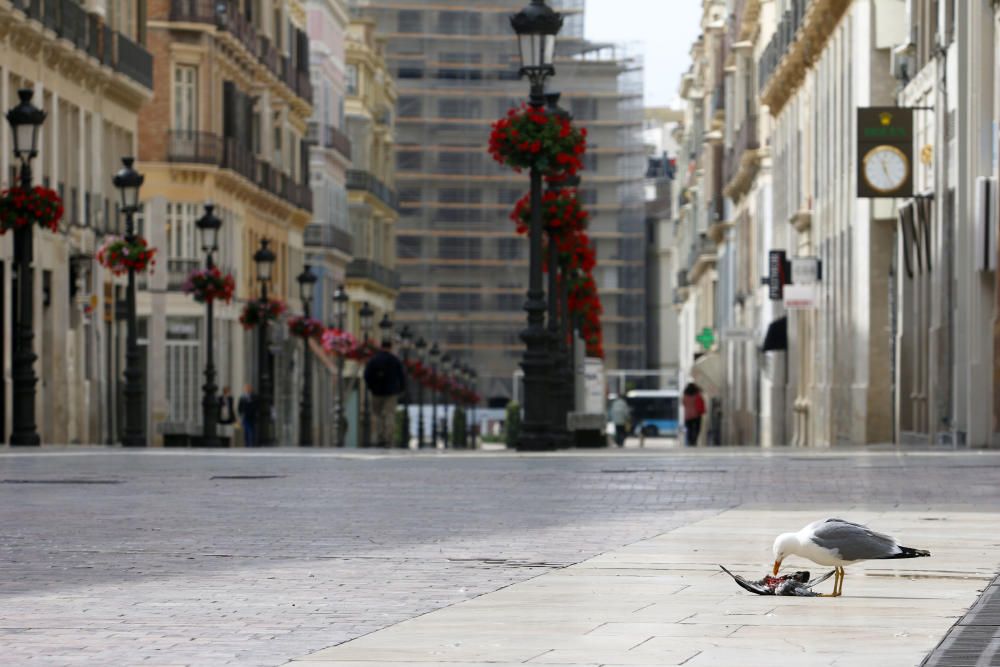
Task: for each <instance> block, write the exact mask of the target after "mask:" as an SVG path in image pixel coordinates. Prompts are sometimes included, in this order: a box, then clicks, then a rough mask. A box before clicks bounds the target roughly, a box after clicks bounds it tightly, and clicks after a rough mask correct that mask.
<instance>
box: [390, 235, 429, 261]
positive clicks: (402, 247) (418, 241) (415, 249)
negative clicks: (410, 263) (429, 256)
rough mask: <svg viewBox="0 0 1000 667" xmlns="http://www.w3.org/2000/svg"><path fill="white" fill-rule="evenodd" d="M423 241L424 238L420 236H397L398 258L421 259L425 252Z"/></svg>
mask: <svg viewBox="0 0 1000 667" xmlns="http://www.w3.org/2000/svg"><path fill="white" fill-rule="evenodd" d="M423 241H424V239H423V237H420V236H397V237H396V257H399V258H400V259H413V258H416V257H420V256H421V252H422V251H423Z"/></svg>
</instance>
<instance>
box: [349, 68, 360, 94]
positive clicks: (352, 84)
mask: <svg viewBox="0 0 1000 667" xmlns="http://www.w3.org/2000/svg"><path fill="white" fill-rule="evenodd" d="M347 94H348V95H357V94H358V66H357V65H348V66H347Z"/></svg>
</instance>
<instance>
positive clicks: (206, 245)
mask: <svg viewBox="0 0 1000 667" xmlns="http://www.w3.org/2000/svg"><path fill="white" fill-rule="evenodd" d="M214 211H215V206H214V205H213V204H205V214H204V215H202V216H201V217H200V218H198V220H196V221H195V223H194V224H195V226H196V227H197V228H198V232H199V233H200V234H201V250H202V252H204V253H205V268H206V269H212V268H213V267H214V266H215V261H214V254H215V253H216V252H217V251H218V250H219V230H220V229H221V228H222V220H221V219H220V218H219V217H218V216H217V215H215V213H214ZM214 324H215V314H214V309H213V300H212V299H208V300H207V301H206V302H205V384H204V385H202V387H201V388H202V391H203V392H204V393H203V395H202V397H201V414H202V432H201V439H202V446H203V447H217V446H218V445H219V439H218V435H217V427H218V424H219V399H218V397H217V396H216V394H215V392H216V390H218V388H219V387H218V386H217V385H216V384H215V360H214V353H215V349H214V348H215V334H214V333H213V329H214Z"/></svg>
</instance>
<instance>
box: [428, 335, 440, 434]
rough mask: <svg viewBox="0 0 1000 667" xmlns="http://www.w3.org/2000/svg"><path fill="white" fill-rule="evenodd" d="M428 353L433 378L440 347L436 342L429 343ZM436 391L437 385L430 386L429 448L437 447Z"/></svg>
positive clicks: (436, 370) (436, 368) (435, 372)
mask: <svg viewBox="0 0 1000 667" xmlns="http://www.w3.org/2000/svg"><path fill="white" fill-rule="evenodd" d="M428 354H429V355H430V357H431V373H432V374H433V376H434V378H435V380H436V379H437V374H438V357H440V356H441V348H440V347H438V344H437V343H434V344H433V345H431V349H430V352H428ZM437 394H438V391H437V385H435V386H433V387H431V449H437V446H438V396H437Z"/></svg>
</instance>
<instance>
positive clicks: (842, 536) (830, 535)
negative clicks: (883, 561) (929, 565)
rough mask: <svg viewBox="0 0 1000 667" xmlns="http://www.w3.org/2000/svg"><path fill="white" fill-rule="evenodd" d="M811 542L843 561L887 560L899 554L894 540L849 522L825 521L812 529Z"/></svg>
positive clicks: (838, 520)
mask: <svg viewBox="0 0 1000 667" xmlns="http://www.w3.org/2000/svg"><path fill="white" fill-rule="evenodd" d="M812 539H813V542H815V543H816V544H818V545H819V546H821V547H823V548H824V549H830V550H831V551H836V552H837V553H839V554H840V557H841V558H843V559H844V560H869V559H876V558H888V557H889V556H893V555H895V554H897V553H899V546H898V545H897V544H896V540H894V539H893V538H891V537H889V536H888V535H883V534H881V533H876V532H875V531H874V530H871V529H869V528H867V527H866V526H862V525H860V524H857V523H851V522H850V521H842V520H840V519H827V520H826V521H824V522H823V523H821V524H819V525H818V526H816V527H815V528H814V529H813V538H812Z"/></svg>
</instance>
